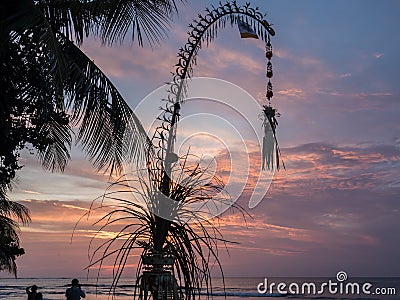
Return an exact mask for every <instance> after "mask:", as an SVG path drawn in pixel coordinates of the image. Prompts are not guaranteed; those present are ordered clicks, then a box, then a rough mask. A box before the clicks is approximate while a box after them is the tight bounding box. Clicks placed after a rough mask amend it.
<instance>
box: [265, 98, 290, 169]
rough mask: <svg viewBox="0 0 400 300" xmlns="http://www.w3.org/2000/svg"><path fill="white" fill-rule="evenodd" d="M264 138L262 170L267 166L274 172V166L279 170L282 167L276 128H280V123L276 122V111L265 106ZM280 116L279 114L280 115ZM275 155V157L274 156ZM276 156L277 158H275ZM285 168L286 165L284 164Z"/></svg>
mask: <svg viewBox="0 0 400 300" xmlns="http://www.w3.org/2000/svg"><path fill="white" fill-rule="evenodd" d="M263 107H264V110H263V112H264V124H263V125H264V138H263V151H262V160H263V162H262V169H263V170H265V164H266V165H267V167H268V170H273V169H274V165H276V169H277V170H279V165H280V158H279V156H280V153H281V150H280V149H279V145H278V140H277V139H276V126H278V121H277V120H276V117H275V115H276V109H274V108H272V107H270V106H267V105H264V106H263ZM278 116H279V114H278ZM274 154H275V155H274ZM274 156H275V158H274ZM282 164H283V168H284V169H286V168H285V164H284V163H283V162H282Z"/></svg>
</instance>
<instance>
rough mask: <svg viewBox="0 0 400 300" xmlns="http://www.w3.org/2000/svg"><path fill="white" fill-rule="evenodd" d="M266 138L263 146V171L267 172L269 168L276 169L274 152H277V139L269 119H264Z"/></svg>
mask: <svg viewBox="0 0 400 300" xmlns="http://www.w3.org/2000/svg"><path fill="white" fill-rule="evenodd" d="M263 126H264V137H263V146H262V169H263V170H265V166H267V168H268V170H271V169H273V167H274V151H275V139H274V133H273V131H272V128H271V125H270V124H269V122H268V120H267V118H264V123H263Z"/></svg>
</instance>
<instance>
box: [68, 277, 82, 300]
mask: <svg viewBox="0 0 400 300" xmlns="http://www.w3.org/2000/svg"><path fill="white" fill-rule="evenodd" d="M71 285H72V286H71V287H70V288H68V289H67V290H66V291H65V297H67V300H80V299H81V297H82V298H85V297H86V294H85V292H84V291H82V290H81V286H80V285H79V280H78V279H76V278H74V279H72V282H71Z"/></svg>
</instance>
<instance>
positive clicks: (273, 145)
mask: <svg viewBox="0 0 400 300" xmlns="http://www.w3.org/2000/svg"><path fill="white" fill-rule="evenodd" d="M272 56H273V53H272V45H271V41H270V36H269V34H268V39H267V44H266V45H265V57H266V58H267V60H268V62H267V66H266V77H267V78H268V83H267V87H266V94H265V97H266V98H267V101H268V104H267V105H263V126H264V137H263V147H262V169H263V170H265V167H267V168H268V170H274V169H277V170H279V167H280V159H279V156H280V149H279V146H278V140H277V139H276V126H278V121H277V120H276V117H279V113H277V110H276V109H275V108H273V107H272V106H271V98H272V97H273V96H274V93H273V91H272V83H271V78H272V76H273V71H272V63H271V59H272ZM282 163H283V162H282ZM283 168H285V164H283Z"/></svg>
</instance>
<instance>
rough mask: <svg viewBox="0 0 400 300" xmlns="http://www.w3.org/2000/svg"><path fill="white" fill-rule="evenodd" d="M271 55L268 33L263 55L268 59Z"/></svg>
mask: <svg viewBox="0 0 400 300" xmlns="http://www.w3.org/2000/svg"><path fill="white" fill-rule="evenodd" d="M272 55H273V54H272V45H271V41H270V39H269V35H268V42H267V44H266V45H265V57H266V58H268V60H271V58H272Z"/></svg>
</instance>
